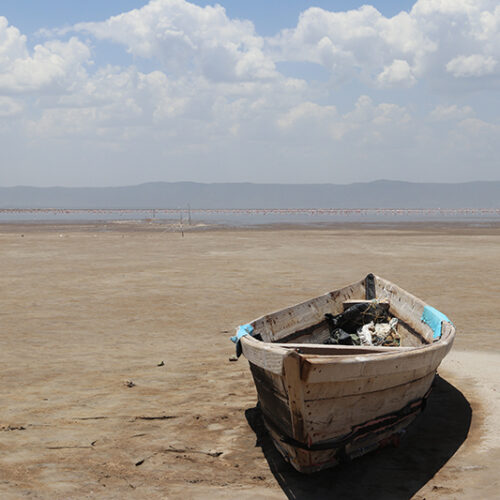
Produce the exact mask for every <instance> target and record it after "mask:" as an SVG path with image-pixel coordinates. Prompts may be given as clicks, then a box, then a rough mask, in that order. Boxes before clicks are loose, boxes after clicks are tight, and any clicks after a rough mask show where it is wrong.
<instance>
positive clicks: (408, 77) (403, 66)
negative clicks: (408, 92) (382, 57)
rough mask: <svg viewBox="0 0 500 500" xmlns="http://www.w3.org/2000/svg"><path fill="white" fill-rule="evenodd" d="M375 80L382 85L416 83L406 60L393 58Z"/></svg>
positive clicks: (408, 85) (409, 84)
mask: <svg viewBox="0 0 500 500" xmlns="http://www.w3.org/2000/svg"><path fill="white" fill-rule="evenodd" d="M377 82H378V83H379V84H380V85H381V86H383V87H391V86H397V85H402V86H406V87H411V86H412V85H414V84H415V83H416V78H415V77H414V76H413V73H412V70H411V68H410V65H409V64H408V63H407V62H406V61H403V60H401V59H395V60H394V61H393V62H392V64H391V65H389V66H385V67H384V71H382V73H380V74H379V75H378V76H377Z"/></svg>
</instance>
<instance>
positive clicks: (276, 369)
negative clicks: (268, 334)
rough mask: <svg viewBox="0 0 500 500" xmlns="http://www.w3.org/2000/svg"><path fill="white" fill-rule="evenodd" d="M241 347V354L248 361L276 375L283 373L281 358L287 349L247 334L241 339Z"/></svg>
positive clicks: (287, 351)
mask: <svg viewBox="0 0 500 500" xmlns="http://www.w3.org/2000/svg"><path fill="white" fill-rule="evenodd" d="M241 347H242V350H243V355H244V356H245V358H247V359H248V361H250V363H253V364H254V365H257V366H260V367H261V368H263V369H264V370H268V371H270V372H272V373H275V374H277V375H281V374H282V373H283V359H284V358H285V356H287V355H288V354H289V353H290V351H289V350H287V349H283V348H281V347H278V346H275V345H272V344H268V343H266V342H262V341H260V340H256V339H254V338H252V337H250V336H248V335H247V336H245V337H243V338H242V339H241Z"/></svg>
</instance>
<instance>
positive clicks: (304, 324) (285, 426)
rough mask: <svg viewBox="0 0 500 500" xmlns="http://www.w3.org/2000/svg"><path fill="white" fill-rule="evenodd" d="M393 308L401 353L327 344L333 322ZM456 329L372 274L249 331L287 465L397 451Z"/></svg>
mask: <svg viewBox="0 0 500 500" xmlns="http://www.w3.org/2000/svg"><path fill="white" fill-rule="evenodd" d="M373 300H378V301H381V302H388V311H389V314H390V315H391V316H393V317H396V318H398V325H397V333H398V334H399V337H400V346H399V347H372V346H345V345H324V344H323V342H324V340H325V339H326V338H328V337H329V335H330V330H329V328H328V324H327V320H326V319H325V314H327V313H330V314H333V315H337V314H340V313H341V312H342V311H343V310H344V309H345V308H346V307H348V306H350V305H352V304H353V303H357V302H363V301H373ZM454 336H455V328H454V326H453V324H452V323H451V322H450V321H449V320H448V318H447V317H446V316H444V314H442V313H440V312H439V311H437V310H436V309H434V308H432V307H431V306H428V305H427V304H425V303H424V302H423V301H422V300H420V299H418V298H417V297H414V296H413V295H411V294H410V293H408V292H406V291H405V290H403V289H401V288H399V287H398V286H396V285H394V284H393V283H391V282H389V281H387V280H385V279H382V278H380V277H378V276H374V275H373V274H369V275H368V276H367V277H366V278H365V279H363V280H361V281H358V282H357V283H354V284H352V285H349V286H346V287H344V288H341V289H339V290H335V291H333V292H330V293H327V294H325V295H322V296H320V297H317V298H314V299H311V300H308V301H306V302H303V303H301V304H297V305H295V306H292V307H289V308H287V309H283V310H281V311H277V312H274V313H272V314H267V315H265V316H262V317H261V318H258V319H256V320H255V321H252V322H251V323H249V324H247V325H244V326H243V327H240V329H239V331H238V333H237V336H236V337H233V339H232V340H233V341H235V342H236V343H237V350H238V349H239V351H240V353H241V352H242V353H243V354H244V356H245V357H246V358H247V359H248V361H249V363H250V369H251V372H252V375H253V379H254V382H255V386H256V388H257V393H258V399H259V405H260V408H261V411H262V414H263V418H264V422H265V424H266V427H267V429H268V431H269V433H270V435H271V437H272V438H273V442H274V444H275V446H276V448H277V449H278V450H279V452H280V453H281V454H282V455H283V457H284V458H285V459H286V460H287V461H288V462H290V463H291V464H292V465H293V466H294V467H295V468H296V469H297V470H298V471H300V472H305V473H310V472H314V471H318V470H321V469H324V468H327V467H332V466H334V465H336V464H338V463H339V462H340V461H342V460H346V459H348V460H349V459H352V458H355V457H357V456H360V455H363V454H365V453H367V452H369V451H371V450H374V449H376V448H378V447H380V446H383V445H385V444H388V443H390V442H391V441H392V440H394V439H395V438H397V437H398V436H399V434H400V433H401V432H402V431H403V430H404V429H405V428H406V427H407V426H408V425H409V424H410V423H411V422H412V421H413V420H414V419H415V417H416V416H417V415H418V414H419V413H420V412H421V411H423V409H424V406H425V401H426V398H427V396H428V394H429V392H430V389H431V386H432V382H433V379H434V376H435V374H436V369H437V368H438V366H439V364H440V362H441V360H442V359H443V357H444V356H445V355H446V354H447V353H448V351H449V350H450V348H451V346H452V343H453V339H454Z"/></svg>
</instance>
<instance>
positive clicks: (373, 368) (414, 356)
mask: <svg viewBox="0 0 500 500" xmlns="http://www.w3.org/2000/svg"><path fill="white" fill-rule="evenodd" d="M450 347H451V345H445V344H434V345H431V346H427V347H420V348H415V349H411V348H410V349H407V350H405V351H403V352H397V353H392V352H391V353H386V352H384V353H377V354H371V355H350V356H335V357H330V356H313V355H303V357H304V362H303V368H302V377H303V380H304V381H306V382H308V383H317V382H330V381H332V380H336V381H344V380H355V379H361V378H364V377H378V376H381V375H391V374H395V373H398V372H400V371H409V370H415V369H418V368H421V367H423V366H429V367H432V366H438V365H439V363H440V362H441V360H442V359H443V357H444V356H445V355H446V353H447V352H448V351H449V349H450ZM390 349H393V350H396V349H398V348H390ZM399 349H401V348H399Z"/></svg>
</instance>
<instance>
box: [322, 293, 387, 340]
mask: <svg viewBox="0 0 500 500" xmlns="http://www.w3.org/2000/svg"><path fill="white" fill-rule="evenodd" d="M325 319H326V320H327V322H328V327H329V328H330V335H331V334H332V333H333V332H334V331H335V330H336V329H337V328H342V330H344V331H346V332H347V333H356V332H357V330H358V328H360V327H362V326H363V325H366V324H367V323H370V322H371V321H373V322H374V323H387V322H388V321H389V316H388V314H387V307H386V306H385V304H380V303H379V302H376V301H373V302H368V303H362V304H356V305H354V306H351V307H349V309H346V310H345V311H344V312H343V313H341V314H337V315H336V316H333V315H332V314H328V313H327V314H325Z"/></svg>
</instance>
